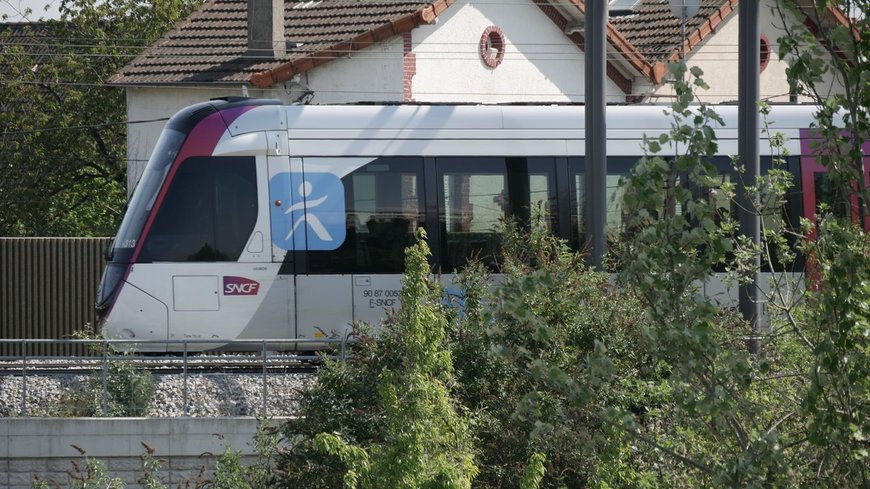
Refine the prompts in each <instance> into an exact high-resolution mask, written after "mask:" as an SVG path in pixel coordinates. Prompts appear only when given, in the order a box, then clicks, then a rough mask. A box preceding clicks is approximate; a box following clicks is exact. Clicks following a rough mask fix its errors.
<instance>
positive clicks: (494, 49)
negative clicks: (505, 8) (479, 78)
mask: <svg viewBox="0 0 870 489" xmlns="http://www.w3.org/2000/svg"><path fill="white" fill-rule="evenodd" d="M506 45H507V43H506V42H505V39H504V32H502V30H501V28H499V27H497V26H494V25H491V26H489V27H487V28H486V29H485V30H484V31H483V35H481V36H480V59H481V60H483V62H484V64H486V66H489V67H490V68H495V67H496V66H498V65H500V64H501V62H502V60H503V59H504V51H505V46H506Z"/></svg>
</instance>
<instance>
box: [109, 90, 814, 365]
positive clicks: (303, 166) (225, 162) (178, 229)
mask: <svg viewBox="0 0 870 489" xmlns="http://www.w3.org/2000/svg"><path fill="white" fill-rule="evenodd" d="M719 112H720V114H721V115H722V116H723V118H724V119H725V121H726V127H724V128H720V129H718V130H717V135H718V137H719V148H720V152H721V155H722V156H721V157H720V158H717V161H716V164H717V166H718V167H720V168H721V170H722V172H723V174H724V175H728V172H729V167H730V159H729V156H728V155H732V154H735V153H736V152H737V127H736V115H737V114H736V112H737V110H736V107H722V108H721V110H719ZM811 112H812V111H811V108H808V107H777V108H775V110H774V113H773V115H772V116H771V117H770V119H771V121H772V122H773V129H774V130H777V131H781V132H783V133H785V134H786V136H788V137H789V142H788V143H787V146H788V148H787V149H788V150H789V151H790V153H791V154H792V155H801V154H802V149H804V150H805V149H806V145H805V144H803V143H804V142H803V141H802V139H801V135H802V134H804V133H805V132H802V131H801V130H802V129H805V128H808V127H810V122H811V121H812V118H811ZM670 123H671V119H670V118H669V117H667V116H665V115H664V113H663V108H662V107H653V106H642V107H638V106H626V107H609V108H608V114H607V154H608V158H609V159H608V224H609V225H611V226H613V227H617V226H618V224H619V220H620V218H621V214H620V203H619V190H618V187H617V182H618V179H619V176H620V175H622V174H624V173H626V172H627V171H628V169H629V168H630V166H631V164H632V163H633V162H635V161H636V160H637V159H638V158H639V157H640V156H641V155H642V146H641V142H642V139H643V136H644V135H645V134H646V135H650V136H657V135H659V134H661V133H663V132H666V131H667V130H668V128H669V124H670ZM583 124H584V112H583V107H582V106H449V105H432V106H425V105H388V106H376V105H357V106H283V105H278V104H277V102H271V101H255V100H246V99H241V100H230V101H212V102H208V103H204V104H200V105H197V106H193V107H190V108H187V109H184V110H182V111H181V112H179V113H178V114H177V115H176V116H174V117H173V118H172V119H171V120H170V122H169V123H168V124H167V127H166V129H165V130H164V133H163V135H162V136H161V139H160V141H159V142H158V144H157V147H156V148H155V150H154V153H153V155H152V157H151V159H150V161H149V162H148V165H147V167H146V170H145V174H144V175H143V177H142V179H141V181H140V183H139V185H138V187H137V189H136V191H135V192H134V195H133V198H132V199H131V202H130V205H129V208H128V211H127V214H126V215H125V218H124V221H123V223H122V225H121V228H120V230H119V232H118V236H117V238H116V240H115V242H114V248H113V252H112V253H111V259H110V262H109V264H108V265H107V269H106V272H105V274H104V278H103V282H102V284H101V287H100V291H99V292H98V298H97V308H98V311H99V316H100V318H101V320H100V322H101V327H102V330H103V333H104V335H105V336H106V337H108V338H124V339H135V340H161V341H167V342H175V341H180V340H214V341H220V340H234V339H258V338H263V339H296V338H325V337H335V336H341V335H343V334H344V333H345V332H346V330H347V329H348V327H349V324H350V323H351V322H352V321H358V320H359V321H368V322H370V323H374V324H377V323H378V322H379V321H380V320H381V319H382V318H383V317H384V316H385V310H386V309H389V308H393V307H398V305H399V304H398V297H399V289H400V287H401V283H400V282H401V273H402V266H403V260H404V255H403V252H402V251H403V249H404V247H405V246H407V245H408V244H410V243H411V242H412V241H413V238H412V236H413V231H414V229H415V228H416V227H418V226H422V227H424V228H425V229H426V230H427V233H428V236H429V238H430V245H431V247H432V249H433V266H434V267H435V269H437V270H440V271H441V272H443V273H445V274H446V276H447V277H448V280H449V274H450V273H452V272H453V271H454V270H455V269H456V268H457V267H459V266H461V265H462V264H463V263H464V262H465V259H466V258H467V257H468V256H469V255H471V254H478V255H480V256H481V257H483V258H484V259H485V260H489V261H490V262H491V257H492V255H494V254H496V252H497V249H498V235H497V234H496V232H495V225H496V223H497V221H498V219H500V218H502V217H505V216H508V215H518V216H520V217H524V216H527V214H528V209H529V207H530V206H531V205H533V204H536V203H538V202H541V203H543V205H545V206H546V207H547V208H548V209H549V211H550V215H551V216H552V225H553V230H554V232H555V233H557V234H558V235H560V236H562V237H563V238H565V239H567V240H569V241H570V242H571V243H572V244H573V245H575V246H577V244H578V243H579V242H580V241H581V240H582V238H581V236H582V232H581V231H582V230H581V227H582V206H583V196H582V193H583V185H584V178H583V156H584V149H585V144H584V139H583V138H584V130H583ZM802 145H803V146H804V147H803V148H802ZM760 147H761V151H762V162H764V161H768V163H767V164H769V160H770V154H769V150H768V145H767V144H766V143H765V141H762V144H761V145H760ZM804 152H806V151H804ZM812 165H815V163H814V161H812V159H811V158H807V157H801V156H793V157H791V158H790V159H789V168H790V169H791V170H792V171H794V172H795V175H796V179H797V178H798V176H799V175H800V174H801V171H802V170H803V171H804V172H806V171H808V170H811V169H814V168H816V167H814V166H812ZM813 171H816V170H813ZM726 178H728V177H727V176H726ZM731 178H733V176H732V177H731ZM797 182H798V186H797V189H796V190H797V191H798V194H799V195H797V196H796V199H797V200H795V203H794V204H793V205H794V210H795V213H796V214H801V213H807V212H812V210H813V209H814V208H815V203H814V201H811V202H810V201H807V199H806V195H803V197H801V195H800V192H801V190H803V191H804V194H805V193H806V190H807V188H805V185H803V183H802V182H801V181H800V180H797ZM802 185H803V186H802ZM810 185H811V186H812V184H811V183H810ZM813 198H814V197H813ZM714 282H715V281H714ZM706 288H707V293H708V294H709V295H711V296H714V297H718V298H720V299H721V300H722V301H733V300H735V298H736V297H737V294H736V291H730V290H728V289H727V288H726V287H725V285H724V284H722V283H719V282H715V283H710V284H707V285H706ZM219 346H221V345H220V344H219V343H215V344H211V345H202V344H193V345H190V346H188V349H190V350H194V349H204V348H214V347H219ZM142 348H144V349H167V348H168V349H170V350H179V349H181V348H182V346H181V344H180V343H167V344H166V345H143V347H142Z"/></svg>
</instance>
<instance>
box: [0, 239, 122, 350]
mask: <svg viewBox="0 0 870 489" xmlns="http://www.w3.org/2000/svg"><path fill="white" fill-rule="evenodd" d="M108 240H109V238H0V337H2V338H35V339H36V338H39V339H42V338H45V339H68V338H70V336H71V335H72V333H73V332H74V331H78V330H81V329H83V328H84V326H85V324H86V323H90V324H94V295H95V292H96V290H97V285H99V282H100V277H101V275H102V272H103V266H104V261H103V257H102V253H103V248H104V247H105V246H106V243H107V242H108ZM81 350H82V346H81V345H70V344H67V345H50V344H47V345H41V346H39V350H38V351H28V352H27V355H28V356H30V355H59V354H82V353H83V351H81ZM0 354H2V355H20V354H21V352H20V351H18V350H17V349H16V347H15V346H12V345H0Z"/></svg>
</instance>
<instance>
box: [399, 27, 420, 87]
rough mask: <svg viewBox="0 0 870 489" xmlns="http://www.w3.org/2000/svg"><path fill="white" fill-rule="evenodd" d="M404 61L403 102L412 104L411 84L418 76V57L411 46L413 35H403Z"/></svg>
mask: <svg viewBox="0 0 870 489" xmlns="http://www.w3.org/2000/svg"><path fill="white" fill-rule="evenodd" d="M402 44H403V47H402V51H403V55H402V59H403V63H404V66H403V69H402V100H404V101H405V102H412V101H413V100H414V95H413V92H412V91H411V88H412V87H411V83H412V81H413V79H414V75H416V74H417V55H416V54H414V52H413V50H412V49H413V46H412V44H411V33H410V32H406V33H404V34H402Z"/></svg>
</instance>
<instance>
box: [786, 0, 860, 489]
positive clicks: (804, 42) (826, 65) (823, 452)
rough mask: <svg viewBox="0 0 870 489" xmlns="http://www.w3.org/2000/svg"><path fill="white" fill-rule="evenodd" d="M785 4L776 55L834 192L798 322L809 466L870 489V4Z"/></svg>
mask: <svg viewBox="0 0 870 489" xmlns="http://www.w3.org/2000/svg"><path fill="white" fill-rule="evenodd" d="M781 4H782V8H781V9H780V13H781V14H782V18H783V21H784V22H783V24H784V25H785V27H786V33H785V35H783V36H781V37H780V38H779V39H778V40H777V41H778V43H779V55H780V57H783V58H785V59H787V60H788V61H789V71H788V75H789V82H790V84H791V85H792V87H793V88H794V89H795V90H796V91H799V92H800V93H801V94H803V95H805V96H808V97H810V98H811V99H812V100H813V101H814V102H815V104H816V107H817V112H816V120H817V124H818V125H817V128H816V129H817V132H816V133H815V135H816V136H817V137H818V138H819V143H818V144H817V145H816V147H815V149H817V150H818V151H819V153H818V159H819V161H820V162H821V163H822V164H823V165H824V166H825V168H826V169H827V175H828V179H829V181H830V182H831V183H832V185H833V187H834V189H835V192H834V195H833V199H832V201H830V202H826V203H825V204H826V205H824V206H822V207H820V208H819V209H818V212H817V215H816V218H815V222H812V221H808V222H805V229H806V232H807V234H808V235H810V236H814V239H812V240H809V241H807V243H806V251H807V255H808V256H809V258H810V260H811V267H812V269H811V271H812V276H813V282H812V283H811V284H810V288H811V291H810V293H809V294H808V298H807V306H806V313H805V316H804V317H802V320H803V321H804V327H805V329H806V337H807V341H806V343H807V347H808V349H809V350H810V352H811V356H812V361H811V364H810V366H809V368H808V370H807V377H808V379H809V382H808V384H809V387H808V389H807V390H806V392H805V394H804V397H803V408H804V415H805V416H806V417H807V432H806V436H807V439H808V441H809V443H810V444H811V445H812V446H813V447H814V448H815V449H816V453H817V457H815V458H814V459H813V460H811V464H812V468H813V474H814V476H815V478H816V479H817V480H816V481H815V482H816V483H819V484H824V485H829V486H843V487H845V486H852V487H870V470H868V457H870V309H868V306H867V304H868V298H870V237H868V234H867V233H866V232H864V229H867V226H868V224H870V223H868V222H867V219H868V210H870V207H868V202H870V194H868V188H867V185H866V181H865V178H864V176H865V175H866V172H867V171H868V168H867V154H866V151H867V150H868V148H870V113H868V110H870V109H868V107H870V59H868V56H867V53H868V52H870V37H868V35H867V33H868V31H870V26H868V15H870V3H868V2H867V1H865V0H840V1H830V0H829V1H822V0H814V1H808V2H796V1H793V0H788V1H783V2H781ZM786 14H789V15H790V16H791V17H790V16H789V15H786ZM789 18H794V19H796V21H795V22H789V21H788V19H789ZM808 25H810V26H814V28H815V31H811V30H810V29H809V28H808V27H807V26H808ZM831 85H833V86H834V90H833V91H832V90H829V87H830V86H831ZM853 196H854V197H856V198H857V202H858V205H857V206H853V204H852V197H853Z"/></svg>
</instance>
